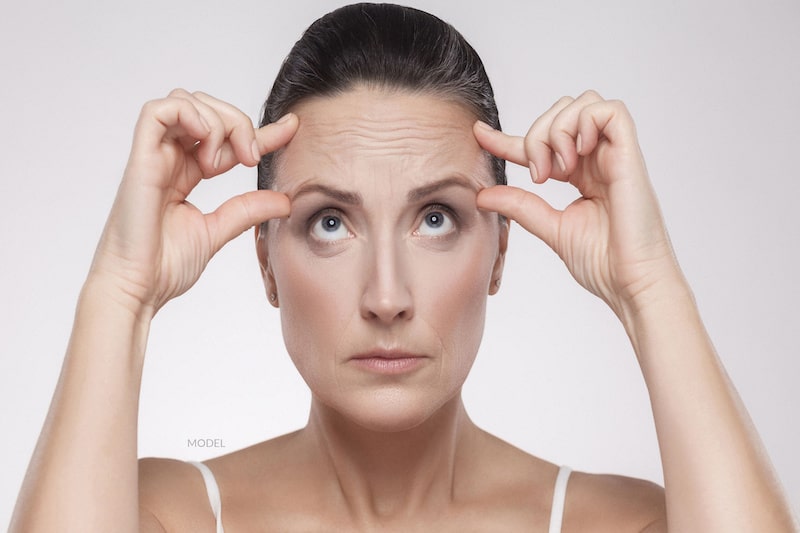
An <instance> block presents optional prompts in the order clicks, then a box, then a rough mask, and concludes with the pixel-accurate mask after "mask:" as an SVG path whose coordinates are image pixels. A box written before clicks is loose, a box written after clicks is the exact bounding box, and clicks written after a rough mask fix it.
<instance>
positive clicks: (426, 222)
mask: <svg viewBox="0 0 800 533" xmlns="http://www.w3.org/2000/svg"><path fill="white" fill-rule="evenodd" d="M453 228H455V223H454V222H453V217H452V216H450V215H449V214H448V213H446V212H445V211H444V210H443V209H432V210H430V211H428V212H427V213H425V216H423V217H422V223H421V224H420V225H419V228H418V229H417V231H416V232H415V233H417V234H418V235H423V236H426V237H440V236H442V235H447V234H448V233H450V232H451V231H453Z"/></svg>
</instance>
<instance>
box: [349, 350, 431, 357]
mask: <svg viewBox="0 0 800 533" xmlns="http://www.w3.org/2000/svg"><path fill="white" fill-rule="evenodd" d="M421 357H426V356H425V355H421V354H416V353H412V352H409V351H406V350H386V349H381V348H376V349H373V350H369V351H366V352H362V353H359V354H356V355H354V356H353V357H351V359H418V358H421Z"/></svg>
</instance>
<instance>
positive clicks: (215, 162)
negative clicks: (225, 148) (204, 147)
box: [214, 148, 222, 169]
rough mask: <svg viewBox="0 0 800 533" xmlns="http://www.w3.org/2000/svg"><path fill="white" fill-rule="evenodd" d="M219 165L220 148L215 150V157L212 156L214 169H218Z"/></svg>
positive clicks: (220, 159) (220, 160)
mask: <svg viewBox="0 0 800 533" xmlns="http://www.w3.org/2000/svg"><path fill="white" fill-rule="evenodd" d="M220 163H222V148H220V149H219V150H217V155H215V156H214V168H215V169H217V168H219V165H220Z"/></svg>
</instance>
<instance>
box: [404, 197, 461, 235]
mask: <svg viewBox="0 0 800 533" xmlns="http://www.w3.org/2000/svg"><path fill="white" fill-rule="evenodd" d="M436 212H441V213H444V214H445V215H446V216H448V217H449V218H450V220H451V221H452V223H453V230H452V231H449V232H447V233H446V234H444V235H427V236H424V237H425V238H426V239H446V238H447V237H449V236H450V235H451V234H453V233H455V232H456V231H457V230H458V228H459V220H458V215H457V214H456V212H455V211H454V210H453V209H452V208H451V207H449V206H447V205H445V204H440V203H433V204H428V205H426V206H425V208H424V209H423V210H422V216H421V217H420V220H421V222H420V225H421V224H422V223H423V222H424V221H425V217H427V216H428V215H429V214H431V213H436ZM414 234H415V235H419V225H417V229H415V230H414ZM419 236H421V237H422V235H419Z"/></svg>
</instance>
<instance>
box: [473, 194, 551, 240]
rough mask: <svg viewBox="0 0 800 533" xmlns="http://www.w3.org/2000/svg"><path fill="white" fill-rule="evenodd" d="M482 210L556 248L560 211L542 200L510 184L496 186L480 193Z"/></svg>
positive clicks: (479, 198) (479, 205)
mask: <svg viewBox="0 0 800 533" xmlns="http://www.w3.org/2000/svg"><path fill="white" fill-rule="evenodd" d="M477 203H478V207H479V208H480V209H483V210H485V211H494V212H496V213H499V214H501V215H503V216H505V217H507V218H510V219H512V220H515V221H517V223H518V224H519V225H520V226H522V227H523V228H525V229H526V230H527V231H528V232H529V233H532V234H534V235H536V236H537V237H539V238H540V239H542V240H543V241H544V242H545V244H547V245H548V246H549V247H550V248H553V249H555V246H556V239H557V236H558V225H559V219H560V217H559V215H560V212H559V211H558V210H557V209H554V208H553V207H552V206H551V205H550V204H548V203H547V202H546V201H545V200H544V199H542V197H540V196H538V195H536V194H534V193H532V192H528V191H525V190H523V189H520V188H517V187H512V186H509V185H495V186H494V187H489V188H487V189H483V190H481V191H480V192H479V193H478V198H477Z"/></svg>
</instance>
